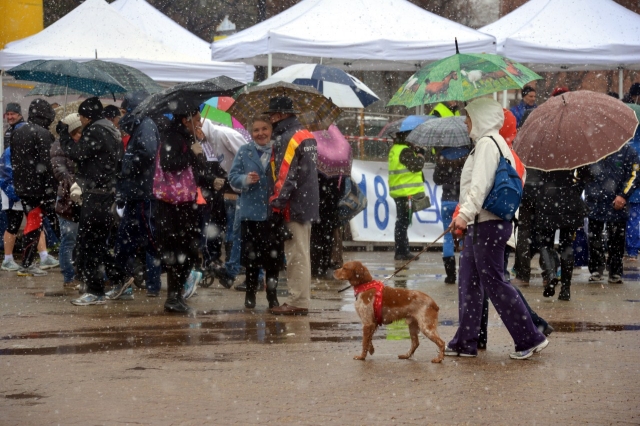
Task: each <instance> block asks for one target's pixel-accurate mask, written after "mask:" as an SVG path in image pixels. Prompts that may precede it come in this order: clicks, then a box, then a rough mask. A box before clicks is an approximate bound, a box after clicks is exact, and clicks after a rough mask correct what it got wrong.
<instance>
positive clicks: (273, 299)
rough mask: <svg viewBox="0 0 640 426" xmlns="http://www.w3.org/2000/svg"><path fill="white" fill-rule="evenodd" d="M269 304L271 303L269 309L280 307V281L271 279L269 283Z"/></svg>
mask: <svg viewBox="0 0 640 426" xmlns="http://www.w3.org/2000/svg"><path fill="white" fill-rule="evenodd" d="M267 302H269V309H273V308H277V307H278V306H280V302H278V279H277V278H270V279H269V280H268V281H267Z"/></svg>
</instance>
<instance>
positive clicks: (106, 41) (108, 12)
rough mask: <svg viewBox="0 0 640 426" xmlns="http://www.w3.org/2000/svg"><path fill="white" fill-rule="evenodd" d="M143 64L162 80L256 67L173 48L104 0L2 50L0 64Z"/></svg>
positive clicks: (234, 74) (243, 75) (245, 72)
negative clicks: (58, 61) (36, 61)
mask: <svg viewBox="0 0 640 426" xmlns="http://www.w3.org/2000/svg"><path fill="white" fill-rule="evenodd" d="M96 56H97V57H98V58H99V59H103V60H106V61H112V62H117V63H122V64H125V65H129V66H132V67H134V68H137V69H139V70H140V71H142V72H144V73H145V74H147V75H149V76H150V77H151V78H153V79H154V80H157V81H197V80H204V79H207V78H212V77H216V76H219V75H226V76H228V77H231V78H235V79H237V80H239V81H250V80H252V79H253V78H252V77H253V75H252V72H253V67H250V66H247V65H246V64H242V63H220V62H212V61H211V60H210V59H207V58H195V57H193V56H191V55H189V54H188V52H184V51H183V50H179V51H178V50H174V49H172V48H171V47H169V46H168V45H166V44H164V43H162V42H161V41H159V40H156V39H154V38H153V37H152V36H150V35H147V34H146V33H144V32H143V31H142V30H141V29H139V28H137V27H136V26H134V25H131V22H130V21H128V20H127V19H126V18H124V17H123V16H122V15H121V14H120V13H119V12H118V11H117V10H116V9H115V8H112V7H110V6H109V5H108V4H107V3H106V2H105V1H104V0H87V1H85V2H84V3H82V4H81V5H80V6H78V7H76V8H75V9H74V10H72V11H71V12H69V13H68V14H67V15H65V16H64V17H62V18H60V19H59V20H58V21H56V22H55V23H53V24H52V25H50V26H49V27H47V28H45V29H44V30H42V31H40V32H39V33H37V34H34V35H32V36H30V37H27V38H24V39H22V40H17V41H14V42H11V43H9V44H7V46H6V47H5V49H4V50H2V51H0V67H2V68H4V69H8V68H12V67H14V66H17V65H20V64H22V63H24V62H27V61H30V60H34V59H73V60H77V61H88V60H91V59H95V58H96Z"/></svg>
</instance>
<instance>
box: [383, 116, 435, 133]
mask: <svg viewBox="0 0 640 426" xmlns="http://www.w3.org/2000/svg"><path fill="white" fill-rule="evenodd" d="M435 118H437V117H435V116H433V115H410V116H408V117H405V118H401V119H400V120H396V121H392V122H391V123H389V124H387V125H386V127H385V128H384V129H382V131H381V132H380V137H384V138H390V137H393V136H395V134H396V133H398V132H410V131H412V130H413V129H415V128H416V127H418V126H419V125H421V124H422V123H424V122H425V121H427V120H432V119H435Z"/></svg>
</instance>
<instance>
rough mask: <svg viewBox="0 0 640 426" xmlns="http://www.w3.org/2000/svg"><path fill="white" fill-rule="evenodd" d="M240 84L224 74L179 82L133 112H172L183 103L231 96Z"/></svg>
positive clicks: (149, 114) (152, 115)
mask: <svg viewBox="0 0 640 426" xmlns="http://www.w3.org/2000/svg"><path fill="white" fill-rule="evenodd" d="M242 86H244V83H241V82H239V81H237V80H234V79H232V78H230V77H227V76H224V75H223V76H220V77H215V78H212V79H209V80H203V81H196V82H193V83H180V84H176V85H175V86H173V87H170V88H168V89H165V90H163V91H162V92H159V93H156V94H154V95H151V96H149V97H148V98H147V99H145V100H144V101H143V102H142V103H141V104H140V105H138V107H137V108H136V109H135V110H134V111H133V113H134V114H135V115H138V116H150V117H156V116H158V115H161V114H167V113H168V114H174V113H175V112H176V111H177V110H178V109H181V108H183V107H184V105H185V104H190V105H194V106H198V105H200V104H202V103H204V102H205V101H206V100H208V99H210V98H212V97H214V96H231V95H233V94H234V93H235V91H236V90H238V89H239V88H240V87H242Z"/></svg>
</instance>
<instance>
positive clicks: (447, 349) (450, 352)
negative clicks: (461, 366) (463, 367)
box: [444, 346, 477, 358]
mask: <svg viewBox="0 0 640 426" xmlns="http://www.w3.org/2000/svg"><path fill="white" fill-rule="evenodd" d="M444 354H445V355H446V356H461V357H464V358H475V357H476V356H477V355H472V354H465V353H463V352H458V351H454V350H453V349H451V348H450V347H449V346H446V347H445V348H444Z"/></svg>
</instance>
